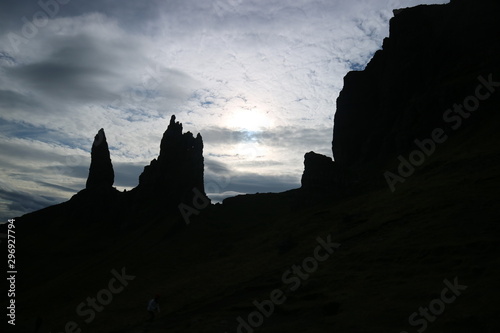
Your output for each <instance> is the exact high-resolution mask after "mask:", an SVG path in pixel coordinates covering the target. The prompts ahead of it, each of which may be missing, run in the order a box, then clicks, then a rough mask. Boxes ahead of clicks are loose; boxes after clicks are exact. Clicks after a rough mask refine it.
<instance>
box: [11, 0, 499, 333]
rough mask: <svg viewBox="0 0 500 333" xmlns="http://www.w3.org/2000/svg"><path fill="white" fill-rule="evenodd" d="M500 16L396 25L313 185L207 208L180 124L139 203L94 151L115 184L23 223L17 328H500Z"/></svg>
mask: <svg viewBox="0 0 500 333" xmlns="http://www.w3.org/2000/svg"><path fill="white" fill-rule="evenodd" d="M498 9H499V5H498V3H497V2H495V1H486V0H484V1H466V0H456V1H452V3H451V4H449V5H443V6H419V7H416V8H413V9H407V10H403V11H402V12H400V13H398V14H397V15H396V16H395V18H393V20H392V21H391V36H390V37H389V39H387V40H386V41H385V42H384V49H383V50H381V51H379V52H378V53H377V54H376V55H375V56H374V59H373V60H372V62H371V63H370V64H369V65H368V66H367V69H366V70H365V71H363V72H351V73H349V74H348V75H347V76H346V79H345V87H344V90H343V91H342V93H341V95H340V97H339V100H338V110H337V115H336V122H335V129H334V142H333V152H334V156H335V162H332V161H331V160H329V159H328V158H326V157H321V156H320V155H317V154H313V153H309V154H307V155H306V158H305V171H304V176H303V186H302V188H300V189H295V190H290V191H288V192H284V193H268V194H255V195H246V196H238V197H235V198H229V199H226V200H224V202H223V204H216V205H213V204H209V203H208V201H206V199H205V197H204V195H205V194H204V190H203V158H202V155H201V152H202V148H203V143H202V139H201V136H197V137H196V138H194V136H193V135H192V134H190V133H189V134H182V125H180V124H178V123H175V118H173V120H172V121H171V123H170V125H169V129H168V130H167V132H166V134H165V135H164V137H163V140H162V144H161V152H160V155H159V158H158V161H156V162H154V161H152V162H151V164H150V166H149V167H147V168H146V169H145V172H144V173H143V176H141V177H142V178H141V179H142V180H141V181H142V184H143V185H142V187H141V186H139V187H138V188H137V189H134V191H131V193H127V194H123V193H118V191H116V190H115V189H113V188H112V179H111V178H112V176H111V174H112V173H111V172H112V169H110V168H112V166H110V165H109V164H107V162H106V161H107V159H108V158H109V154H108V155H106V152H105V151H104V152H103V153H96V152H95V151H94V150H93V155H92V158H93V160H92V161H93V162H92V163H94V157H95V156H97V154H99V156H104V157H102V161H104V162H102V163H101V162H98V163H97V164H98V165H99V164H100V165H103V168H104V169H105V174H106V175H107V176H106V177H104V178H102V181H99V179H101V178H100V177H99V176H96V174H95V172H90V173H91V174H92V175H93V176H92V179H93V181H91V182H90V184H91V186H90V187H91V188H89V183H87V189H86V190H83V191H82V192H80V193H78V194H77V195H75V197H73V198H72V199H71V200H70V201H69V202H68V203H64V204H61V205H58V206H53V207H49V208H47V209H44V210H41V211H38V212H35V213H32V214H28V215H25V216H24V217H21V218H19V219H17V220H16V241H17V244H16V245H17V253H16V258H17V262H18V270H19V274H18V276H17V278H18V280H17V284H16V291H17V292H16V313H17V317H16V327H15V330H13V328H12V327H8V328H7V329H8V332H10V331H16V332H33V331H34V328H35V324H36V322H37V318H40V319H41V321H40V320H39V321H38V322H39V323H41V324H40V325H39V332H80V330H81V332H116V333H135V332H137V333H139V332H149V333H156V332H221V333H223V332H244V333H250V332H254V331H255V332H384V333H386V332H395V333H399V332H408V333H410V332H420V333H421V332H424V331H425V332H429V333H432V332H435V333H438V332H453V333H466V332H483V333H488V332H498V331H499V328H500V325H499V324H498V320H497V310H498V299H500V291H499V290H498V288H497V287H496V285H497V281H499V278H500V266H499V259H498V258H499V257H500V249H499V247H498V243H499V241H498V240H499V239H500V226H499V221H500V210H499V209H498V205H497V201H498V197H499V195H498V194H499V193H498V188H499V186H500V172H499V171H500V167H499V165H500V145H499V143H500V131H498V124H499V123H500V114H499V111H500V91H499V92H497V91H496V90H500V84H498V83H496V82H497V81H500V65H499V64H498V59H500V58H499V56H500V51H499V43H498V40H497V39H498V38H497V36H498V32H499V31H498V30H499V27H498V26H497V24H494V23H493V22H495V21H494V20H493V18H494V17H495V16H496V15H497V13H498V12H499V11H498ZM416 23H419V24H420V25H419V26H415V24H416ZM464 43H466V44H464ZM460 45H462V48H460V49H457V48H458V47H459V46H460ZM471 45H472V46H471ZM410 55H413V56H410ZM424 69H425V70H424ZM402 78H405V81H401V80H402ZM479 78H483V80H481V79H479ZM484 80H486V81H488V80H489V83H485V81H484ZM478 87H480V88H478ZM478 91H479V95H478ZM487 93H489V94H488V97H486V94H487ZM477 96H483V97H484V98H479V97H477ZM473 97H475V98H476V99H477V100H478V102H477V103H476V102H475V99H474V98H473ZM479 99H480V101H479ZM475 104H478V105H477V108H476V105H475ZM455 105H458V106H460V105H463V108H462V111H459V109H457V108H456V106H455ZM466 107H467V108H466ZM468 109H474V111H464V110H468ZM448 110H451V111H450V112H448ZM453 110H456V111H453ZM445 114H447V115H448V118H447V117H445V116H444V115H445ZM463 115H466V116H463ZM458 117H460V118H458ZM447 119H448V120H447ZM459 119H460V126H458V121H459ZM172 124H173V125H172ZM170 128H171V129H170ZM179 129H180V130H179ZM436 130H437V131H438V132H436ZM173 132H175V133H176V134H175V135H174V134H172V135H171V136H170V134H167V133H173ZM433 133H439V135H434V134H433ZM445 136H446V140H444V139H443V140H441V139H442V138H443V137H445ZM433 137H436V138H438V139H439V140H437V141H442V143H439V142H436V140H434V142H433V143H431V141H429V140H430V138H433ZM172 138H175V139H172ZM96 140H97V137H96ZM176 140H177V141H176ZM415 140H419V141H418V142H420V143H422V142H425V143H426V145H424V147H423V148H422V146H421V145H420V146H419V144H417V143H416V141H415ZM173 141H176V142H177V143H176V144H172V145H170V144H171V143H172V142H173ZM178 147H183V148H182V149H179V150H178V149H177V148H178ZM96 151H97V148H96ZM166 152H168V154H167V153H166ZM426 152H427V154H426ZM165 154H167V155H165ZM176 154H177V155H176ZM162 156H163V157H162ZM168 156H176V157H175V158H173V159H172V160H175V159H181V160H182V161H183V162H182V163H185V164H182V167H179V166H171V165H170V162H168V161H170V160H171V159H170V157H168ZM95 158H97V157H95ZM402 161H413V162H402ZM411 163H413V164H414V165H412V164H411ZM404 164H406V166H404ZM94 165H96V163H94ZM402 165H403V166H402ZM415 165H416V166H415ZM189 166H191V167H192V169H190V168H189ZM91 170H92V169H91ZM162 170H163V171H162ZM165 170H167V171H165ZM172 170H174V171H173V172H174V173H173V174H170V173H169V174H168V176H167V175H165V173H168V172H170V171H172ZM175 170H177V171H175ZM181 170H182V172H181ZM175 172H179V173H175ZM178 174H182V177H176V175H178ZM97 175H100V173H99V172H98V173H97ZM144 175H145V176H144ZM157 177H159V178H157ZM388 177H389V178H388ZM96 179H97V181H96ZM169 182H174V183H175V186H174V187H173V188H174V190H172V188H171V187H170V188H169V187H168V184H169ZM96 184H97V185H96ZM158 184H160V185H158ZM391 184H392V185H391ZM101 185H102V186H101ZM193 187H195V188H196V187H200V189H199V195H197V194H196V193H194V192H192V191H190V189H192V188H193ZM166 188H167V189H166ZM193 193H194V194H193ZM196 199H200V200H198V201H196ZM165 200H166V201H168V202H166V201H165ZM179 204H180V205H183V204H184V205H186V206H183V207H191V209H193V210H192V211H191V212H193V211H194V210H195V208H193V207H196V210H195V211H196V213H193V214H189V213H188V214H187V215H189V217H188V219H186V216H187V215H186V214H184V216H183V215H182V214H181V213H180V211H179V209H178V208H179ZM110 207H111V208H110ZM100 212H102V213H101V214H100ZM186 222H189V223H186ZM328 244H329V245H328ZM155 294H159V295H160V304H161V312H160V313H159V314H158V315H157V318H155V320H154V321H153V322H148V321H147V318H148V313H147V311H146V305H147V302H148V301H149V299H151V298H152V297H153V295H155ZM270 299H272V300H273V302H274V303H273V302H271V301H269V300H270ZM92 304H94V305H92Z"/></svg>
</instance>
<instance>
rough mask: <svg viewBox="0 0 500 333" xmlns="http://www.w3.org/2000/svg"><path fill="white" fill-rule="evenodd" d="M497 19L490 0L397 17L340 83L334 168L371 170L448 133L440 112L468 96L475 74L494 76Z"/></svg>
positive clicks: (499, 7) (499, 54)
mask: <svg viewBox="0 0 500 333" xmlns="http://www.w3.org/2000/svg"><path fill="white" fill-rule="evenodd" d="M499 12H500V4H499V2H498V1H494V0H482V1H476V0H474V1H473V0H454V1H452V2H451V3H450V4H447V5H432V6H425V5H423V6H417V7H414V8H407V9H403V10H401V11H398V12H397V15H396V16H395V17H393V18H392V19H391V22H390V36H389V38H386V39H385V40H384V43H383V49H382V50H379V51H378V52H377V53H376V54H375V55H374V57H373V59H372V60H371V61H370V63H369V64H368V65H367V67H366V69H365V70H364V71H361V72H350V73H348V74H347V76H346V77H345V78H344V88H343V90H342V92H341V93H340V96H339V97H338V99H337V112H336V114H335V127H334V132H333V147H332V150H333V154H334V157H335V161H336V162H337V163H338V164H339V166H341V167H342V168H343V169H348V168H357V169H366V168H369V167H373V166H376V165H378V164H381V163H384V162H385V161H387V160H388V159H390V158H394V157H395V156H397V155H399V154H402V153H406V152H408V151H409V150H411V149H413V148H414V147H415V146H414V140H415V139H423V138H428V137H429V136H430V133H431V131H432V130H433V129H435V128H438V127H440V128H446V129H449V127H450V124H449V123H448V124H447V123H446V122H445V121H444V120H443V114H444V113H445V111H446V110H447V109H450V108H453V106H454V104H455V103H462V102H463V101H464V98H466V97H467V96H470V95H471V94H472V95H473V94H474V93H475V88H476V87H477V85H478V80H477V77H478V76H479V75H483V76H485V77H487V76H488V74H491V73H492V70H493V71H496V72H497V73H498V65H497V63H498V59H500V48H499V43H498V36H499V33H500V29H499V25H498V24H497V23H496V22H497V16H498V13H499ZM495 78H496V81H498V80H499V79H500V76H495ZM450 132H452V131H450Z"/></svg>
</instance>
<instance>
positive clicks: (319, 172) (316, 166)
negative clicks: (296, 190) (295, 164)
mask: <svg viewBox="0 0 500 333" xmlns="http://www.w3.org/2000/svg"><path fill="white" fill-rule="evenodd" d="M338 182H339V179H338V173H336V168H335V162H333V161H332V159H331V158H330V157H327V156H325V155H321V154H316V153H315V152H309V153H307V154H305V156H304V173H303V174H302V179H301V183H302V189H305V190H310V191H320V192H324V191H331V190H332V189H333V188H335V187H336V186H335V184H338Z"/></svg>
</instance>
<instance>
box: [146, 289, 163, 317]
mask: <svg viewBox="0 0 500 333" xmlns="http://www.w3.org/2000/svg"><path fill="white" fill-rule="evenodd" d="M147 310H148V312H149V316H150V317H149V321H153V320H154V318H155V312H158V313H160V295H155V297H154V298H153V299H151V300H150V301H149V303H148V307H147Z"/></svg>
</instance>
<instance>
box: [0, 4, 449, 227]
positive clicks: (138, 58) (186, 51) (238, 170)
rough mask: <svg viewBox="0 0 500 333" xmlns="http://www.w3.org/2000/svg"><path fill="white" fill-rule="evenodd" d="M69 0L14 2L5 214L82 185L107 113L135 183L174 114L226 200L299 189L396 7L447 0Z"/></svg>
mask: <svg viewBox="0 0 500 333" xmlns="http://www.w3.org/2000/svg"><path fill="white" fill-rule="evenodd" d="M59 1H60V2H56V1H55V0H46V1H44V0H42V1H40V2H38V3H37V1H16V0H3V1H2V2H1V3H0V129H1V132H0V165H1V168H0V219H1V221H4V220H6V219H7V218H12V217H14V216H19V215H21V214H24V213H27V212H30V211H33V210H36V209H39V208H42V207H45V206H48V205H52V204H55V203H59V202H62V201H65V200H67V199H69V198H70V197H71V195H73V194H74V193H76V192H77V191H79V190H81V189H83V188H84V186H85V180H86V177H87V174H88V166H89V165H90V148H91V144H92V140H93V137H94V135H95V133H96V132H97V131H98V130H99V129H100V128H101V127H103V128H104V129H105V131H106V136H107V138H108V144H109V146H110V150H111V157H112V160H113V165H114V168H115V173H116V177H115V186H116V187H117V188H118V189H120V190H122V189H130V188H132V187H134V186H136V185H137V183H138V177H139V174H140V173H141V172H142V170H143V167H144V166H145V165H147V164H148V163H149V161H150V160H151V159H153V158H155V157H156V156H157V155H158V150H159V144H160V139H161V137H162V134H163V132H164V131H165V129H166V126H167V125H168V122H169V119H170V116H171V115H172V114H175V115H176V116H177V120H178V121H180V122H182V123H183V124H184V129H185V130H186V131H188V130H189V131H191V132H193V133H194V134H196V133H198V132H200V133H201V134H202V136H203V138H204V143H205V150H204V155H205V181H206V189H207V192H208V193H209V196H210V197H211V198H212V199H213V200H214V201H219V200H222V199H223V198H224V197H227V196H229V195H236V194H238V193H255V192H271V191H272V192H278V191H284V190H287V189H292V188H297V187H299V186H300V177H301V173H302V170H303V156H304V154H305V153H306V152H309V151H312V150H313V151H316V152H318V153H322V154H325V155H328V156H331V138H332V127H333V117H334V113H335V108H336V105H335V100H336V98H337V96H338V93H339V92H340V90H341V89H342V83H343V77H344V75H345V74H346V73H347V72H348V71H349V70H361V69H363V68H364V66H365V65H366V63H367V62H368V61H369V59H370V58H371V56H372V55H373V53H374V52H375V51H376V50H377V49H379V48H380V46H381V44H382V41H383V38H384V37H387V35H388V22H389V19H390V18H391V17H392V9H394V8H401V7H408V6H414V5H418V4H423V3H425V4H442V3H447V2H448V1H445V0H435V1H433V0H429V1H404V0H383V1H382V0H381V1H369V0H324V1H323V0H317V1H315V0H300V1H299V0H297V1H284V0H280V1H277V0H268V1H249V0H214V1H211V0H210V1H199V0H183V1H177V0H169V1H160V0H150V1H131V0H120V1H118V0H114V1H113V0H110V1H98V0H91V1H88V0H86V1H83V0H64V1H63V0H59ZM62 3H64V4H62ZM40 4H42V5H40Z"/></svg>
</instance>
